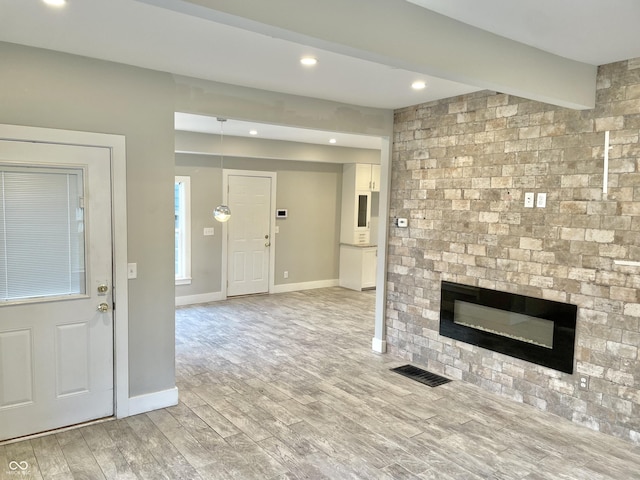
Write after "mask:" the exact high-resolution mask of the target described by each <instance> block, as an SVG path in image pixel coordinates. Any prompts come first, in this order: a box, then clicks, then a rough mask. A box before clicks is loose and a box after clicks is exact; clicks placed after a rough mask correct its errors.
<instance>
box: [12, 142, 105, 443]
mask: <svg viewBox="0 0 640 480" xmlns="http://www.w3.org/2000/svg"><path fill="white" fill-rule="evenodd" d="M110 161H111V160H110V152H109V150H108V149H106V148H97V147H96V148H92V147H78V146H71V145H57V144H46V143H29V142H10V141H0V171H13V170H17V171H19V172H20V171H24V172H25V174H26V176H27V177H28V176H29V175H30V174H31V173H32V172H33V171H37V172H40V171H42V172H44V173H42V175H43V176H45V177H46V176H47V175H49V174H50V175H53V176H55V175H57V174H60V175H62V174H65V173H64V172H66V171H68V170H69V169H73V171H74V172H75V171H80V172H82V173H81V175H75V174H74V175H67V177H68V178H70V179H71V180H69V182H71V183H73V181H74V179H75V178H80V179H81V183H80V186H79V191H78V195H80V196H81V198H79V199H76V201H77V205H79V206H78V207H77V208H75V209H74V208H73V207H70V209H69V210H70V212H71V213H70V214H69V216H68V218H64V215H58V216H53V217H51V219H49V217H48V216H47V215H45V216H44V218H45V220H38V222H41V223H38V222H34V224H33V225H26V226H23V225H19V226H18V227H16V226H15V224H14V226H13V227H12V223H10V222H7V231H6V232H5V231H4V230H2V231H1V232H0V237H1V239H0V241H7V240H6V239H8V238H9V237H10V234H11V233H12V232H10V231H9V229H11V228H13V229H14V230H15V229H16V228H25V232H27V237H28V239H32V240H33V241H31V242H30V241H27V242H26V243H27V244H29V245H28V246H27V247H26V248H27V253H28V252H29V250H28V249H29V248H31V249H34V250H33V251H34V256H36V255H40V254H41V252H40V251H39V250H47V249H48V250H49V253H50V254H51V255H52V256H53V257H55V256H56V255H57V253H58V252H59V254H60V258H65V259H66V258H67V257H66V255H67V253H68V252H64V251H62V250H64V249H65V248H64V247H63V246H62V245H63V243H61V242H60V241H58V240H56V239H54V238H51V237H50V236H49V235H48V234H47V233H46V232H53V231H55V232H59V231H63V233H64V229H60V228H58V225H59V224H60V222H67V223H65V224H64V225H67V227H68V230H69V237H70V238H72V240H73V241H72V243H73V242H77V241H79V242H81V243H82V245H80V246H79V247H78V248H79V251H80V253H79V254H78V255H79V256H78V258H79V260H77V261H76V260H69V259H67V260H65V261H66V262H67V264H68V266H69V267H68V268H69V270H70V271H72V270H73V271H72V272H71V273H70V275H69V277H70V278H71V279H72V281H71V283H74V285H70V286H69V289H68V290H65V289H64V288H62V289H61V290H60V291H58V290H56V289H57V288H58V287H57V286H54V287H52V288H51V289H50V291H51V292H53V293H46V290H47V287H48V285H49V284H52V282H56V281H59V279H58V277H59V275H55V274H53V272H52V270H55V269H57V268H58V266H56V265H55V264H56V262H53V266H50V267H45V266H40V265H39V264H38V262H33V263H35V265H29V268H28V269H27V268H25V271H27V270H28V274H27V273H24V274H22V275H21V272H20V268H17V269H16V268H15V266H13V267H12V268H13V270H12V273H11V274H12V275H13V280H11V281H12V282H13V283H14V284H15V285H17V286H18V287H16V288H18V290H17V291H19V292H23V291H28V289H29V285H30V284H34V285H35V287H34V290H33V291H34V292H39V293H35V294H33V295H29V294H28V293H27V294H25V295H22V294H21V293H19V294H17V296H15V297H11V295H9V294H7V295H8V296H7V297H6V299H5V300H4V301H0V440H3V439H9V438H15V437H19V436H23V435H28V434H32V433H37V432H42V431H46V430H51V429H55V428H59V427H63V426H67V425H72V424H77V423H81V422H84V421H88V420H93V419H96V418H102V417H105V416H110V415H112V414H113V411H114V398H113V393H114V390H113V314H112V311H111V306H112V303H113V300H112V270H111V269H112V248H111V190H110V189H111V180H110V178H111V174H110V172H111V166H110ZM12 169H13V170H12ZM17 185H18V188H17V189H16V190H15V191H14V192H13V193H12V195H14V196H15V195H19V194H20V193H21V190H20V188H19V187H20V184H19V183H17ZM73 188H75V187H73ZM73 188H72V189H71V190H70V191H71V192H74V191H75V190H73ZM23 193H24V192H23ZM24 196H25V198H26V200H27V201H28V200H29V198H31V196H30V194H27V193H24ZM0 201H2V202H5V201H6V200H5V194H4V193H3V196H2V198H0ZM34 201H36V200H34ZM38 201H39V202H40V203H38V204H37V207H34V208H33V209H32V211H34V210H35V211H37V209H39V208H42V207H41V204H42V200H38ZM14 203H15V202H14ZM43 210H46V211H47V212H48V209H44V208H43ZM16 211H18V210H16ZM27 211H28V209H27ZM27 220H29V217H28V218H27ZM49 221H51V222H52V224H51V225H48V224H47V223H48V222H49ZM18 223H19V222H18ZM27 223H28V222H27ZM77 239H80V240H77ZM63 240H64V239H63ZM70 241H71V240H70ZM13 243H14V244H15V243H16V241H15V239H14V240H13ZM31 243H32V244H33V245H31ZM83 252H84V253H83ZM5 256H6V262H7V264H9V263H10V262H11V261H12V259H13V262H14V263H15V258H17V257H16V256H15V253H12V250H11V249H9V250H8V253H7V254H6V255H5ZM20 258H22V257H20ZM70 258H71V257H70ZM21 261H22V260H21ZM25 262H27V263H28V259H27V260H25ZM18 263H19V262H18ZM63 263H64V262H63ZM18 267H19V264H18ZM44 279H46V281H45V280H44ZM76 283H77V284H78V285H75V284H76ZM100 284H104V285H106V286H107V291H106V292H99V291H98V286H99V285H100ZM25 289H26V290H25ZM10 290H11V289H10V288H7V289H6V291H7V292H9V291H10ZM42 292H44V293H42ZM56 292H57V293H56ZM65 292H66V293H65ZM18 297H21V298H18ZM100 303H105V304H107V306H108V311H106V312H99V311H98V310H97V307H98V305H99V304H100Z"/></svg>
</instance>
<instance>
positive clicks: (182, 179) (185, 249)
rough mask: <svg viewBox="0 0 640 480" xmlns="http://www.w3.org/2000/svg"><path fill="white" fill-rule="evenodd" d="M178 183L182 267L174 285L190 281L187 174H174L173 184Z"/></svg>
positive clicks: (188, 179) (189, 193) (188, 181)
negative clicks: (180, 202)
mask: <svg viewBox="0 0 640 480" xmlns="http://www.w3.org/2000/svg"><path fill="white" fill-rule="evenodd" d="M175 184H180V185H181V186H182V188H181V189H180V193H181V195H180V197H181V200H182V205H181V207H182V208H181V212H180V213H181V214H182V215H180V229H179V231H180V233H181V235H180V236H179V242H178V243H179V245H180V250H181V253H182V256H183V258H182V263H183V264H182V265H181V266H182V269H181V272H180V276H177V277H176V280H175V284H176V285H188V284H190V283H191V177H190V176H188V175H176V176H175V180H174V185H175Z"/></svg>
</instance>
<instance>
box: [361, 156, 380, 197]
mask: <svg viewBox="0 0 640 480" xmlns="http://www.w3.org/2000/svg"><path fill="white" fill-rule="evenodd" d="M355 176H356V180H355V181H356V190H367V191H370V192H379V191H380V165H372V164H369V163H356V164H355Z"/></svg>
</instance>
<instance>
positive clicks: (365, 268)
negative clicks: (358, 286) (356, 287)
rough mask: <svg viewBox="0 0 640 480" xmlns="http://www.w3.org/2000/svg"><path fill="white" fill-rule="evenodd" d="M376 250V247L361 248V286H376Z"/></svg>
mask: <svg viewBox="0 0 640 480" xmlns="http://www.w3.org/2000/svg"><path fill="white" fill-rule="evenodd" d="M377 251H378V250H377V249H376V248H366V249H363V250H362V288H371V287H375V286H376V263H377V255H376V254H377Z"/></svg>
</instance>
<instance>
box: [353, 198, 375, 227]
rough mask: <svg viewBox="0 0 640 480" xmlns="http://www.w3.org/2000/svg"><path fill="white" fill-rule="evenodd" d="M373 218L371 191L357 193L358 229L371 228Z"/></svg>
mask: <svg viewBox="0 0 640 480" xmlns="http://www.w3.org/2000/svg"><path fill="white" fill-rule="evenodd" d="M370 220H371V192H357V193H356V229H358V230H360V229H367V230H368V229H369V222H370Z"/></svg>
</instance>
